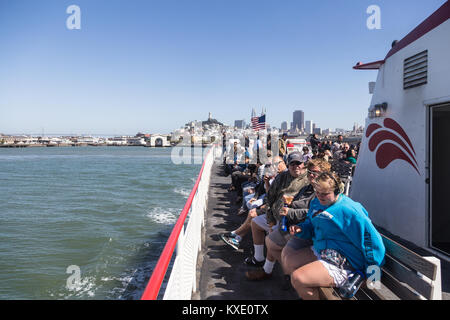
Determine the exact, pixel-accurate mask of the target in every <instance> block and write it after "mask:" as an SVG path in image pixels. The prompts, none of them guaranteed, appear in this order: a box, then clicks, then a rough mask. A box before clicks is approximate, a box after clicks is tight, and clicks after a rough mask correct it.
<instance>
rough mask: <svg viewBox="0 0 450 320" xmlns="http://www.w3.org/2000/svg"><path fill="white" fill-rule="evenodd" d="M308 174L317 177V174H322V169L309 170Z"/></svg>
mask: <svg viewBox="0 0 450 320" xmlns="http://www.w3.org/2000/svg"><path fill="white" fill-rule="evenodd" d="M308 174H310V175H313V176H315V177H317V176H318V175H319V174H320V171H312V170H308Z"/></svg>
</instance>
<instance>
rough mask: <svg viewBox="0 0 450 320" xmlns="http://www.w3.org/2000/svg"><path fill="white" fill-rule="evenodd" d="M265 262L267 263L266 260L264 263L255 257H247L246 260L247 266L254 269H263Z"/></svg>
mask: <svg viewBox="0 0 450 320" xmlns="http://www.w3.org/2000/svg"><path fill="white" fill-rule="evenodd" d="M265 262H266V260H263V261H258V260H256V259H255V257H254V256H251V257H247V258H245V260H244V263H245V264H247V265H249V266H252V267H262V266H263V265H264V263H265Z"/></svg>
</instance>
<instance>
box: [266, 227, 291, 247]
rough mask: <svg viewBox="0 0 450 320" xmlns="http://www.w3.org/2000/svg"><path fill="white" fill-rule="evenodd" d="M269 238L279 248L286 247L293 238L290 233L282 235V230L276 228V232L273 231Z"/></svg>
mask: <svg viewBox="0 0 450 320" xmlns="http://www.w3.org/2000/svg"><path fill="white" fill-rule="evenodd" d="M268 237H269V239H270V240H272V242H273V243H275V244H276V245H277V246H279V247H284V246H285V245H286V244H287V243H288V241H289V239H291V238H292V236H291V235H290V234H289V233H281V232H280V228H276V229H275V230H273V231H272V232H271V233H269V235H268Z"/></svg>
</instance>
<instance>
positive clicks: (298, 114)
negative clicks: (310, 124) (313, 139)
mask: <svg viewBox="0 0 450 320" xmlns="http://www.w3.org/2000/svg"><path fill="white" fill-rule="evenodd" d="M292 122H293V128H296V127H297V128H298V130H299V131H303V129H304V128H305V113H304V112H303V111H302V110H296V111H294V114H293V119H292Z"/></svg>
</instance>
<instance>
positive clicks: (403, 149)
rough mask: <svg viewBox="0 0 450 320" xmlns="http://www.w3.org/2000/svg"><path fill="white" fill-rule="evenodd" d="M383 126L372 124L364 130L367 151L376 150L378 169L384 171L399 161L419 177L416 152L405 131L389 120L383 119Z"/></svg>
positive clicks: (392, 120) (395, 122)
mask: <svg viewBox="0 0 450 320" xmlns="http://www.w3.org/2000/svg"><path fill="white" fill-rule="evenodd" d="M383 125H384V127H382V126H380V125H379V124H376V123H372V124H370V125H369V126H368V127H367V130H366V137H367V138H369V150H370V151H371V152H374V151H375V149H376V163H377V166H378V168H380V169H384V168H386V167H387V166H388V165H389V164H390V163H391V162H392V161H394V160H396V159H400V160H404V161H406V162H407V163H409V164H410V165H411V166H412V167H413V168H414V169H415V170H416V171H417V173H418V174H419V175H420V172H419V169H418V164H417V160H416V151H415V150H414V147H413V145H412V143H411V140H410V139H409V137H408V135H407V134H406V132H405V130H403V128H402V127H401V126H400V125H399V124H398V122H397V121H395V120H394V119H391V118H386V119H384V122H383ZM377 147H378V148H377Z"/></svg>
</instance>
